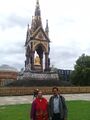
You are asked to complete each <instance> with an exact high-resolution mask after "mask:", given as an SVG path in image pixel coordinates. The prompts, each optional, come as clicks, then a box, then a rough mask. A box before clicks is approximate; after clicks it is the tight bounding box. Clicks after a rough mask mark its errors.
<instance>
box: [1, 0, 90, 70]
mask: <svg viewBox="0 0 90 120" xmlns="http://www.w3.org/2000/svg"><path fill="white" fill-rule="evenodd" d="M39 3H40V9H41V17H42V23H43V28H45V22H46V19H48V22H49V31H50V34H49V36H50V40H51V44H50V45H51V51H50V58H51V66H52V65H54V66H55V67H57V68H60V69H73V68H74V65H75V61H76V60H77V59H78V57H79V56H81V55H82V54H83V53H85V54H86V55H90V0H39ZM35 5H36V0H0V65H2V64H8V65H11V66H14V67H16V68H17V69H21V68H22V67H24V61H25V48H24V43H25V40H26V31H27V24H28V23H29V24H31V19H32V16H33V15H34V11H35Z"/></svg>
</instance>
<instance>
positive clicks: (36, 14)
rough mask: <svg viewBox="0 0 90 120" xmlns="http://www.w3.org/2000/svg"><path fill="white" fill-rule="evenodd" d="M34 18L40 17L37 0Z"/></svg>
mask: <svg viewBox="0 0 90 120" xmlns="http://www.w3.org/2000/svg"><path fill="white" fill-rule="evenodd" d="M35 16H41V12H40V6H39V0H37V1H36V9H35Z"/></svg>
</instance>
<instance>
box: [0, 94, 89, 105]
mask: <svg viewBox="0 0 90 120" xmlns="http://www.w3.org/2000/svg"><path fill="white" fill-rule="evenodd" d="M63 96H64V97H65V99H66V100H88V101H90V93H89V94H63ZM44 97H46V98H47V100H49V98H50V95H44ZM32 100H33V96H32V95H29V96H10V97H0V105H11V104H24V103H31V102H32Z"/></svg>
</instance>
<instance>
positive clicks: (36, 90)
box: [33, 89, 39, 97]
mask: <svg viewBox="0 0 90 120" xmlns="http://www.w3.org/2000/svg"><path fill="white" fill-rule="evenodd" d="M38 92H39V90H38V89H34V93H33V94H34V97H36V96H37V95H38Z"/></svg>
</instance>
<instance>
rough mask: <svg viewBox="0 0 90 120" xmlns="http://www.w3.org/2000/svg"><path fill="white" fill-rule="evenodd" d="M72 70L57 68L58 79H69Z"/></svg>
mask: <svg viewBox="0 0 90 120" xmlns="http://www.w3.org/2000/svg"><path fill="white" fill-rule="evenodd" d="M71 72H72V70H64V69H58V74H59V77H60V79H62V80H64V81H69V80H70V74H71Z"/></svg>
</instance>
